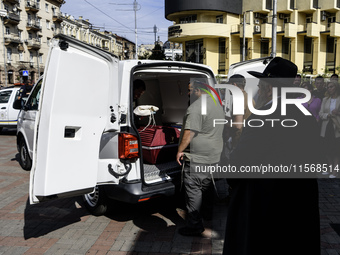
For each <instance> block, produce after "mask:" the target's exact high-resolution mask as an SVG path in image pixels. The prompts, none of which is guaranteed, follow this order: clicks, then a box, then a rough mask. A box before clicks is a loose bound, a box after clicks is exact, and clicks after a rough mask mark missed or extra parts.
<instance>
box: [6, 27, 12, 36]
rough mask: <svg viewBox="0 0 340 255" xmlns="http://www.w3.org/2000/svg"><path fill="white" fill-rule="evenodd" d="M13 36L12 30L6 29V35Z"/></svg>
mask: <svg viewBox="0 0 340 255" xmlns="http://www.w3.org/2000/svg"><path fill="white" fill-rule="evenodd" d="M9 34H11V29H10V28H9V27H6V35H9Z"/></svg>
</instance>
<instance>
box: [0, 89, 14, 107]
mask: <svg viewBox="0 0 340 255" xmlns="http://www.w3.org/2000/svg"><path fill="white" fill-rule="evenodd" d="M11 94H12V90H6V91H0V104H6V103H8V101H9V98H10V96H11Z"/></svg>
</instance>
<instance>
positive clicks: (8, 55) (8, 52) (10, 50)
mask: <svg viewBox="0 0 340 255" xmlns="http://www.w3.org/2000/svg"><path fill="white" fill-rule="evenodd" d="M11 60H12V49H11V48H7V61H11Z"/></svg>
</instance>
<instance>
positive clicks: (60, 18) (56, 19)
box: [53, 13, 63, 23]
mask: <svg viewBox="0 0 340 255" xmlns="http://www.w3.org/2000/svg"><path fill="white" fill-rule="evenodd" d="M53 22H58V23H61V22H63V16H62V15H61V13H53Z"/></svg>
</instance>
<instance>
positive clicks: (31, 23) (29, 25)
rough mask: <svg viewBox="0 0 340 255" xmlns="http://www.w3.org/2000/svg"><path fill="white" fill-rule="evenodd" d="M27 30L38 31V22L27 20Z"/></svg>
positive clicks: (39, 26) (39, 28)
mask: <svg viewBox="0 0 340 255" xmlns="http://www.w3.org/2000/svg"><path fill="white" fill-rule="evenodd" d="M26 29H27V30H32V31H39V30H41V25H40V22H37V21H34V20H28V21H27V25H26Z"/></svg>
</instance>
